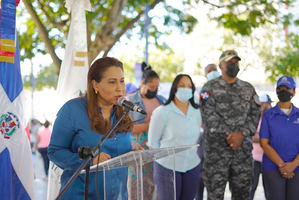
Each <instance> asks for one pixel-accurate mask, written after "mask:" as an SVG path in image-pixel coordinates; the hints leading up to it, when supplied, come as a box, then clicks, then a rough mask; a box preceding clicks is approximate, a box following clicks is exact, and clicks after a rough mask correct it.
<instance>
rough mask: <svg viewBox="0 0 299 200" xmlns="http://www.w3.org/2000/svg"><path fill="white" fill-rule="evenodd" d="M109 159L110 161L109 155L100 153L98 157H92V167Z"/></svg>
mask: <svg viewBox="0 0 299 200" xmlns="http://www.w3.org/2000/svg"><path fill="white" fill-rule="evenodd" d="M109 159H111V156H110V155H109V154H107V153H104V152H101V153H100V154H99V155H97V156H96V157H94V159H93V161H92V163H93V165H96V164H98V163H101V162H104V161H106V160H109Z"/></svg>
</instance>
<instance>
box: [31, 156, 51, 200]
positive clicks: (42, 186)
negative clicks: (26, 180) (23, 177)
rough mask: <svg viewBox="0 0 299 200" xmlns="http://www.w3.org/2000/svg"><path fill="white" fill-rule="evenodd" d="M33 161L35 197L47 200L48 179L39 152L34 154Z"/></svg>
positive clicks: (38, 199) (37, 199) (36, 199)
mask: <svg viewBox="0 0 299 200" xmlns="http://www.w3.org/2000/svg"><path fill="white" fill-rule="evenodd" d="M32 161H33V167H34V199H35V200H46V199H47V188H48V179H47V177H46V175H45V172H44V168H43V161H42V157H41V155H40V154H39V153H35V154H32Z"/></svg>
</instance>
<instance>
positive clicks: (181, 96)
mask: <svg viewBox="0 0 299 200" xmlns="http://www.w3.org/2000/svg"><path fill="white" fill-rule="evenodd" d="M175 96H176V98H178V100H180V101H181V102H186V101H188V100H189V99H191V98H192V96H193V94H192V89H190V88H178V89H177V91H176V93H175Z"/></svg>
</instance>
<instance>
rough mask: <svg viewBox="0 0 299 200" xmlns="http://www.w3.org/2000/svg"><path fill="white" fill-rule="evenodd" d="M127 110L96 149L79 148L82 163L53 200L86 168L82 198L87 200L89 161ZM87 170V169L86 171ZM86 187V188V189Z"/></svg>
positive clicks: (57, 199) (125, 112)
mask: <svg viewBox="0 0 299 200" xmlns="http://www.w3.org/2000/svg"><path fill="white" fill-rule="evenodd" d="M129 111H130V110H129V108H127V107H125V111H124V112H123V113H122V115H121V117H120V118H119V119H118V120H117V121H116V122H115V123H114V125H113V126H112V127H111V129H110V130H109V131H108V133H106V134H105V135H104V137H102V138H101V140H100V142H99V143H98V144H97V146H96V147H86V146H83V147H79V149H78V153H79V157H82V158H83V159H84V162H83V163H82V164H81V165H80V167H79V168H78V169H77V170H76V171H75V173H74V174H73V175H72V177H71V178H70V179H69V180H68V182H67V183H66V184H65V186H64V187H63V188H62V190H61V191H60V192H59V194H58V196H57V197H56V199H55V200H59V199H60V198H61V197H62V195H63V194H64V193H65V192H66V191H67V190H68V189H69V187H70V186H71V185H72V184H73V182H74V181H75V179H76V178H77V176H79V174H80V172H81V171H82V170H83V169H84V168H86V174H85V178H86V179H85V190H84V191H85V194H84V198H85V199H87V198H88V194H86V192H87V193H88V184H86V183H88V177H89V168H90V160H91V159H92V158H94V157H95V156H97V155H98V154H99V153H100V148H101V146H102V145H103V143H104V141H105V140H106V139H107V138H108V137H109V136H110V135H111V134H112V133H113V132H114V131H116V128H117V126H118V125H119V123H120V122H121V120H123V118H124V117H125V116H126V114H128V112H129ZM87 168H88V169H87ZM86 186H87V187H86Z"/></svg>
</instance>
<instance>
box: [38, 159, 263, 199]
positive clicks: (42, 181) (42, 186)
mask: <svg viewBox="0 0 299 200" xmlns="http://www.w3.org/2000/svg"><path fill="white" fill-rule="evenodd" d="M32 160H33V165H34V174H35V179H34V199H35V200H47V188H48V180H47V178H46V175H45V172H44V168H43V161H42V158H41V156H40V154H39V153H36V154H33V155H32ZM206 196H207V194H206V191H205V192H204V197H205V199H206ZM230 199H231V193H230V192H229V189H228V187H226V190H225V197H224V200H230ZM254 199H255V200H265V197H264V190H263V186H262V182H261V177H260V182H259V185H258V187H257V189H256V192H255V198H254Z"/></svg>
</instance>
